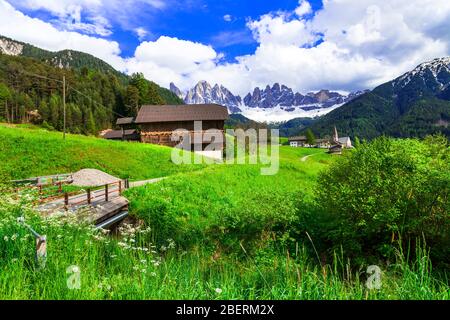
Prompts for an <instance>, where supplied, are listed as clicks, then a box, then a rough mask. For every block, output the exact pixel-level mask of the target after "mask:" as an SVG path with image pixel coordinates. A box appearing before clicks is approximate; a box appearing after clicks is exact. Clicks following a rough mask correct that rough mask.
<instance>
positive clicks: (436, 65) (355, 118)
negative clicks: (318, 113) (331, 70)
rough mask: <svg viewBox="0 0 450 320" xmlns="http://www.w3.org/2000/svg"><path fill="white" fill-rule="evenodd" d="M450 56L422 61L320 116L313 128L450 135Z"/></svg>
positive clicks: (320, 132)
mask: <svg viewBox="0 0 450 320" xmlns="http://www.w3.org/2000/svg"><path fill="white" fill-rule="evenodd" d="M449 124H450V58H442V59H435V60H433V61H431V62H427V63H423V64H421V65H419V66H418V67H417V68H416V69H414V70H412V71H411V72H408V73H406V74H404V75H403V76H401V77H399V78H397V79H395V80H393V81H390V82H388V83H385V84H382V85H381V86H379V87H377V88H375V89H374V90H373V91H371V92H369V93H366V94H364V95H362V96H360V97H358V98H356V99H354V100H352V101H351V102H349V103H347V104H345V105H344V106H342V107H340V108H338V109H336V110H334V111H332V112H330V113H329V114H327V115H325V116H323V117H321V118H320V119H319V120H317V121H316V122H315V123H314V124H312V125H311V127H310V128H311V129H312V130H313V131H314V133H315V134H317V135H321V136H322V135H326V134H330V132H332V129H333V127H334V126H336V127H337V129H338V131H339V132H341V133H342V134H345V135H350V136H352V137H355V136H358V137H360V138H361V137H362V138H368V139H372V138H375V137H377V136H380V135H389V136H394V137H421V138H422V137H425V136H426V135H428V134H435V133H442V134H444V135H446V136H447V137H450V126H449Z"/></svg>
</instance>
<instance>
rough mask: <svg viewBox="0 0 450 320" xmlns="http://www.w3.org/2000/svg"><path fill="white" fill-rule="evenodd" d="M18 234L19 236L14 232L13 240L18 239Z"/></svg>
mask: <svg viewBox="0 0 450 320" xmlns="http://www.w3.org/2000/svg"><path fill="white" fill-rule="evenodd" d="M17 236H18V234H17V233H14V234H13V235H12V236H11V240H12V241H14V240H16V239H17Z"/></svg>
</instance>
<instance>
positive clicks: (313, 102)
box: [170, 81, 364, 121]
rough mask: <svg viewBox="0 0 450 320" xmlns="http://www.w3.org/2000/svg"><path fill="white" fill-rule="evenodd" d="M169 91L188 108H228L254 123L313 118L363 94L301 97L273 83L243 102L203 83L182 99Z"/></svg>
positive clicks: (323, 93)
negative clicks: (209, 106)
mask: <svg viewBox="0 0 450 320" xmlns="http://www.w3.org/2000/svg"><path fill="white" fill-rule="evenodd" d="M170 90H171V91H172V92H173V93H175V94H176V95H177V96H179V97H181V98H182V99H183V97H184V102H185V103H187V104H198V103H200V104H202V103H217V104H221V105H224V106H227V107H228V109H229V111H230V112H231V113H241V114H243V115H244V116H246V117H248V118H250V119H252V120H255V121H286V120H290V119H294V118H298V117H310V118H313V117H316V116H321V115H324V114H327V113H328V112H330V111H332V110H334V109H336V108H338V107H340V106H341V105H343V104H344V103H346V102H348V101H350V100H352V99H354V98H356V97H357V96H359V95H361V94H363V93H364V92H353V93H351V94H349V95H342V94H340V93H338V92H331V91H329V90H321V91H318V92H316V93H314V92H310V93H308V94H306V95H303V94H301V93H298V92H294V91H293V90H292V89H291V88H289V87H287V86H285V85H280V84H278V83H275V84H274V85H273V86H272V87H270V86H267V87H266V88H265V89H264V90H261V89H260V88H258V87H257V88H255V89H254V90H253V92H252V93H248V94H247V95H246V96H245V98H244V99H242V98H241V97H240V96H238V95H234V94H233V93H232V92H231V91H230V90H228V89H227V88H225V87H224V86H221V85H218V84H216V85H214V87H212V86H211V85H210V84H209V83H208V82H206V81H200V82H199V83H198V84H197V85H196V86H195V87H194V88H192V89H190V90H189V91H188V92H187V93H186V94H185V95H183V93H182V91H181V90H180V89H179V88H177V87H176V86H175V84H173V83H171V84H170Z"/></svg>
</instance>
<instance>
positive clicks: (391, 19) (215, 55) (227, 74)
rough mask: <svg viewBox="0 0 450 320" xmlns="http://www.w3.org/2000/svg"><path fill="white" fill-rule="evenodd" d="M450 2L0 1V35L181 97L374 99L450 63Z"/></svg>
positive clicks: (432, 0) (243, 0) (288, 0)
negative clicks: (277, 88) (280, 94)
mask: <svg viewBox="0 0 450 320" xmlns="http://www.w3.org/2000/svg"><path fill="white" fill-rule="evenodd" d="M449 30H450V1H448V0H396V1H391V0H327V1H323V2H322V1H321V0H278V1H261V0H240V1H238V0H222V1H208V0H127V1H121V0H58V1H55V0H0V34H1V35H5V36H8V37H10V38H13V39H17V40H20V41H24V42H27V43H31V44H34V45H36V46H38V47H41V48H44V49H47V50H52V51H58V50H63V49H73V50H78V51H83V52H87V53H90V54H92V55H94V56H96V57H99V58H101V59H103V60H105V61H106V62H108V63H110V64H111V65H112V66H113V67H115V68H116V69H118V70H121V71H123V72H126V73H133V72H142V73H144V75H145V76H146V77H147V78H148V79H151V80H153V81H155V82H157V83H158V84H160V85H162V86H165V87H168V86H169V84H170V82H174V83H175V84H176V85H177V86H178V87H180V88H181V89H182V90H187V89H189V88H191V87H193V86H194V85H195V84H196V83H197V82H198V81H201V80H206V81H208V82H210V83H211V84H215V83H218V84H222V85H224V86H225V87H227V88H228V89H230V90H231V91H232V92H233V93H235V94H239V95H241V96H243V95H245V94H247V93H248V92H249V91H252V90H253V89H254V88H255V87H256V86H258V87H265V86H266V85H272V84H274V83H275V82H278V83H280V84H284V85H287V86H289V87H291V88H293V89H294V90H295V91H298V92H301V93H306V92H309V91H317V90H320V89H330V90H337V91H342V92H349V91H354V90H361V89H372V88H374V87H375V86H377V85H379V84H382V83H384V82H386V81H389V80H392V79H394V78H396V77H398V76H400V75H402V74H403V73H405V72H407V71H409V70H411V69H413V68H414V67H415V66H417V65H418V64H420V63H422V62H425V61H429V60H431V59H434V58H438V57H443V56H449V55H450V31H449Z"/></svg>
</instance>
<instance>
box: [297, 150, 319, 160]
mask: <svg viewBox="0 0 450 320" xmlns="http://www.w3.org/2000/svg"><path fill="white" fill-rule="evenodd" d="M318 154H323V152H318V153H313V154H310V155H308V156H304V157H303V158H301V159H300V161H301V162H306V160H308V158H310V157H312V156H315V155H318Z"/></svg>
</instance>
